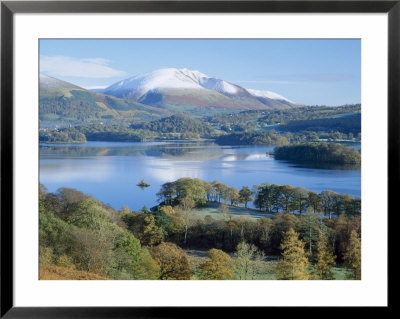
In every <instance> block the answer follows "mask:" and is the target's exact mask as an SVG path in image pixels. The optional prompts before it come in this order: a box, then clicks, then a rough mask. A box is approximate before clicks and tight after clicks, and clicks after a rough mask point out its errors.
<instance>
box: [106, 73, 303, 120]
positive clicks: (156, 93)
mask: <svg viewBox="0 0 400 319" xmlns="http://www.w3.org/2000/svg"><path fill="white" fill-rule="evenodd" d="M103 93H105V94H108V95H112V96H115V97H119V98H126V99H131V100H134V101H136V102H140V103H143V104H148V105H152V106H156V107H162V108H167V109H170V110H173V111H183V112H188V111H189V112H193V111H194V112H195V111H198V110H199V108H205V107H206V108H212V109H215V111H222V109H226V110H227V111H228V110H251V109H256V110H259V109H283V108H292V107H296V106H298V104H296V103H294V102H292V101H290V100H288V99H286V98H285V97H283V96H281V95H279V94H276V93H274V92H269V91H257V90H247V89H245V88H243V87H241V86H239V85H236V84H233V83H230V82H228V81H225V80H222V79H217V78H214V77H210V76H207V75H206V74H204V73H201V72H199V71H192V70H188V69H176V68H167V69H159V70H155V71H152V72H149V73H145V74H139V75H136V76H133V77H131V78H128V79H125V80H122V81H119V82H117V83H114V84H113V85H111V86H109V87H107V88H106V89H104V90H103ZM203 111H204V110H203Z"/></svg>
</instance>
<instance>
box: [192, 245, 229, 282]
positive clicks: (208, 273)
mask: <svg viewBox="0 0 400 319" xmlns="http://www.w3.org/2000/svg"><path fill="white" fill-rule="evenodd" d="M207 257H208V258H209V260H207V261H206V262H204V263H202V264H201V265H200V266H199V269H200V275H199V277H200V279H204V280H224V279H231V278H232V277H233V275H232V270H231V263H232V260H231V257H229V255H227V254H226V253H224V252H223V251H222V250H219V249H215V248H212V249H210V250H209V251H208V252H207Z"/></svg>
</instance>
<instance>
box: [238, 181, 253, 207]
mask: <svg viewBox="0 0 400 319" xmlns="http://www.w3.org/2000/svg"><path fill="white" fill-rule="evenodd" d="M252 194H253V192H252V191H251V190H250V189H249V188H248V187H247V186H243V187H242V189H241V190H240V191H239V202H240V203H243V204H244V207H246V208H247V203H248V202H251V201H252V200H253V198H252V197H251V195H252Z"/></svg>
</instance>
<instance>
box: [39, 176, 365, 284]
mask: <svg viewBox="0 0 400 319" xmlns="http://www.w3.org/2000/svg"><path fill="white" fill-rule="evenodd" d="M159 197H160V201H161V205H159V206H157V207H156V208H155V209H154V210H153V211H149V210H148V209H147V208H146V207H144V208H143V210H142V211H140V212H133V211H131V210H130V209H129V208H128V207H126V206H124V207H123V208H122V209H121V210H120V211H117V210H115V209H113V208H111V207H109V206H107V205H105V204H103V203H101V202H100V201H98V200H96V199H94V198H92V197H90V196H88V195H86V194H84V193H81V192H79V191H77V190H74V189H69V188H61V189H59V190H58V191H57V192H56V193H49V192H47V190H46V189H45V187H44V186H41V187H40V197H39V201H40V212H39V216H40V220H39V226H40V228H39V243H40V253H39V255H40V264H41V265H42V266H41V271H43V272H44V273H46V274H47V275H46V276H44V278H42V279H61V278H60V276H61V277H62V278H63V279H97V277H95V276H93V277H92V278H91V277H90V274H95V275H98V276H101V277H102V278H109V279H163V280H171V279H172V280H174V279H175V280H176V279H178V280H179V279H184V280H189V279H237V280H240V279H242V280H243V279H247V280H248V279H344V278H347V279H360V278H361V277H360V276H361V263H360V247H361V246H360V227H361V224H360V201H359V199H357V198H353V197H351V196H348V195H340V194H337V193H334V192H331V191H325V192H322V193H320V194H317V193H314V192H310V191H307V190H305V189H302V188H293V187H291V186H288V185H284V186H280V185H270V184H263V185H258V186H255V188H254V190H251V189H249V188H248V187H246V186H243V188H242V189H241V190H238V189H235V188H234V187H232V188H231V187H228V186H226V185H224V184H222V183H220V182H218V181H214V182H212V183H211V182H204V181H201V180H199V179H190V178H183V179H180V180H177V181H175V182H173V183H166V184H164V185H163V187H162V189H161V190H160V192H159ZM253 200H254V203H255V205H256V206H257V207H259V210H260V211H264V212H265V217H261V218H258V219H252V218H250V219H249V218H244V217H240V216H239V217H237V216H235V217H234V216H233V215H232V214H231V213H230V207H234V206H235V205H236V206H238V205H244V206H247V204H248V203H249V202H251V201H253ZM207 202H216V203H220V208H219V210H220V214H221V218H220V219H214V218H213V217H211V216H206V217H205V218H204V219H203V218H200V217H199V216H198V215H196V209H197V208H196V207H202V206H203V205H204V204H206V203H207ZM271 213H272V215H271ZM289 247H296V249H294V250H293V249H291V248H289ZM193 249H197V250H198V249H200V250H202V251H206V253H205V254H204V255H203V257H195V256H194V255H193ZM294 260H295V262H293V261H294ZM46 267H47V268H46ZM57 267H58V268H57ZM82 272H86V274H87V275H84V273H82ZM41 276H42V275H41ZM74 276H76V278H74ZM82 276H83V277H84V278H82Z"/></svg>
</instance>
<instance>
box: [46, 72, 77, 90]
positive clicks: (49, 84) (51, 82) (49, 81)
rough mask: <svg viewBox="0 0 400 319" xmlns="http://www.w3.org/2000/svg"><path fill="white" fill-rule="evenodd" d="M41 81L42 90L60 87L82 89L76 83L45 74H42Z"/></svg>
mask: <svg viewBox="0 0 400 319" xmlns="http://www.w3.org/2000/svg"><path fill="white" fill-rule="evenodd" d="M39 82H40V90H49V89H58V88H60V87H62V88H68V89H82V88H80V87H79V86H76V85H75V84H72V83H69V82H65V81H62V80H59V79H56V78H53V77H51V76H48V75H44V74H40V77H39Z"/></svg>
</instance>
